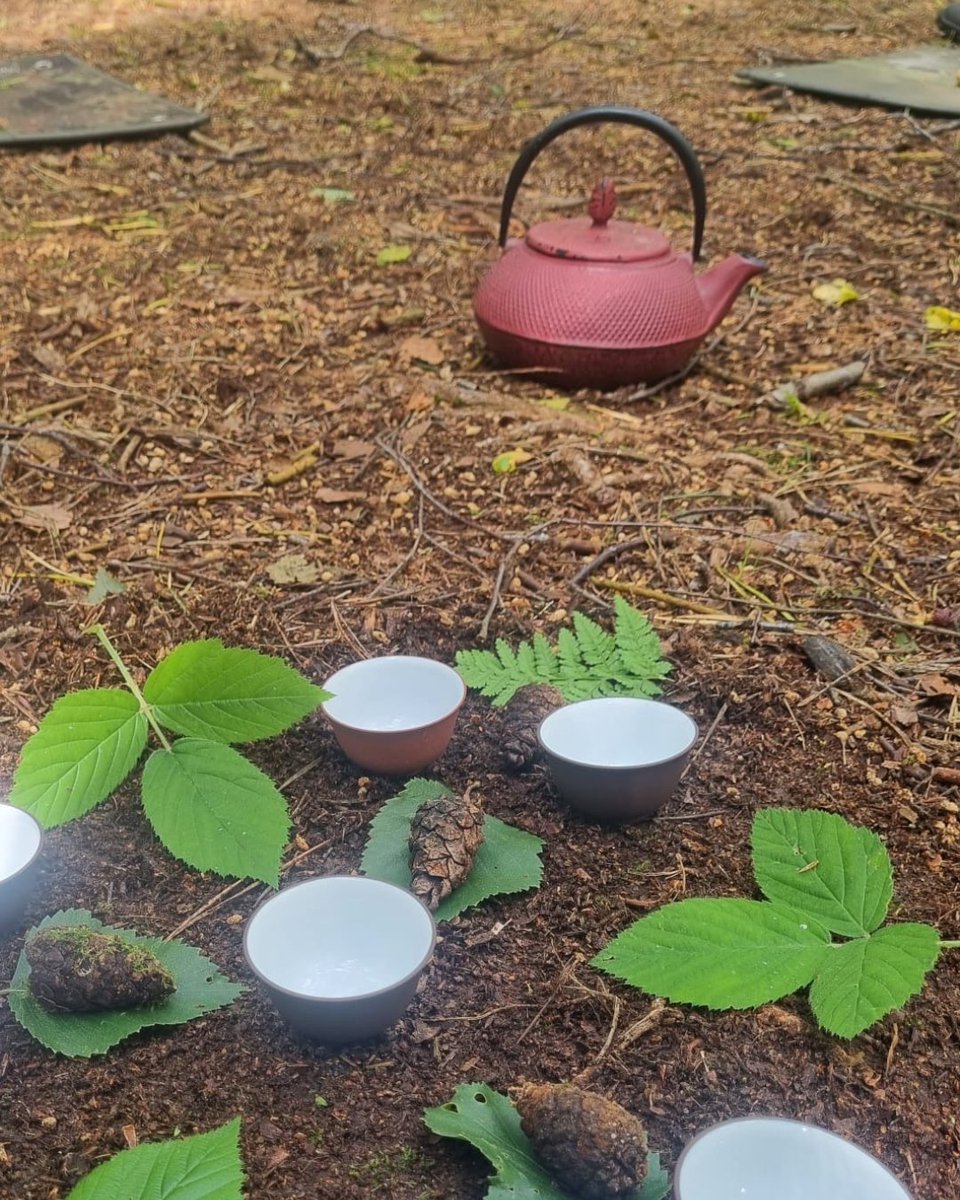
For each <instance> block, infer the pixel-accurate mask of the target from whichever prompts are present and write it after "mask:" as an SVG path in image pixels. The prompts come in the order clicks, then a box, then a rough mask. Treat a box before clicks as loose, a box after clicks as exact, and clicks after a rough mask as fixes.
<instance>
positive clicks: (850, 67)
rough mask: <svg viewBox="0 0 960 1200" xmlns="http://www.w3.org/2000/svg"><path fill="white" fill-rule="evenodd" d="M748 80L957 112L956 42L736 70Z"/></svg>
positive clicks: (923, 110)
mask: <svg viewBox="0 0 960 1200" xmlns="http://www.w3.org/2000/svg"><path fill="white" fill-rule="evenodd" d="M737 74H738V75H740V76H741V77H742V78H744V79H749V80H750V81H751V82H752V83H766V84H770V83H775V84H779V85H780V86H781V87H788V88H794V89H795V90H796V91H798V92H813V93H814V94H815V95H818V96H828V97H830V98H831V99H836V100H849V101H852V102H856V103H859V104H879V105H882V106H884V107H887V108H908V109H910V111H911V112H913V113H917V114H920V115H924V116H938V117H960V45H944V44H943V43H942V42H940V43H938V44H936V45H933V46H915V47H913V48H912V49H909V50H897V51H895V52H894V53H893V54H881V55H878V56H877V57H876V58H843V59H839V60H838V61H837V62H827V63H808V64H805V65H804V64H798V65H796V66H785V67H751V68H749V69H748V70H744V71H738V72H737Z"/></svg>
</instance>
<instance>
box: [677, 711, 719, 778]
mask: <svg viewBox="0 0 960 1200" xmlns="http://www.w3.org/2000/svg"><path fill="white" fill-rule="evenodd" d="M729 707H730V701H729V700H724V702H723V707H722V708H721V709H720V711H719V712H718V713H717V715H716V716H715V717H714V718H713V720H712V721H711V722H710V728H709V729H708V730H707V732H706V733H705V734H704V735H703V740H702V741H701V742H700V745H699V746H697V748H696V749H695V750H694V752H693V753H692V754H691V755H690V758H689V760H688V762H687V765H686V766H685V767H684V768H683V774H682V775H681V776H680V778H681V779H683V778H685V777H686V774H687V772H688V771H689V770H690V768H691V767H692V766H693V764H694V763H695V762H696V761H697V759H698V758H699V757H700V755H701V754H702V753H703V752H704V750H705V749H706V748H707V743H708V742H709V741H710V739H711V738H712V737H713V733H714V730H715V729H716V728H717V726H718V725H719V724H720V722H721V721H722V720H723V718H724V717H725V716H726V715H727V709H728V708H729Z"/></svg>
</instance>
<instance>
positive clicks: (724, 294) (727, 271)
mask: <svg viewBox="0 0 960 1200" xmlns="http://www.w3.org/2000/svg"><path fill="white" fill-rule="evenodd" d="M766 269H767V264H766V263H765V262H763V261H761V260H760V259H759V258H749V257H747V256H745V255H743V254H731V256H730V257H729V258H725V259H724V260H723V262H720V263H717V265H716V266H715V267H711V268H710V270H709V271H704V272H703V274H702V275H698V276H697V287H698V288H699V290H700V298H701V299H702V300H703V306H704V308H705V309H706V310H707V329H708V330H710V329H713V328H714V327H715V326H716V325H719V324H720V322H721V321H722V320H723V318H724V317H725V316H726V315H727V313H728V312H729V311H730V306H731V305H732V304H733V302H734V300H736V298H737V296H738V295H739V294H740V292H741V290H742V288H743V286H744V285H745V284H746V282H747V280H748V279H752V278H753V277H754V275H762V274H763V273H764V271H766Z"/></svg>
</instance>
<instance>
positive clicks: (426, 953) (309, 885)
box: [244, 875, 435, 1000]
mask: <svg viewBox="0 0 960 1200" xmlns="http://www.w3.org/2000/svg"><path fill="white" fill-rule="evenodd" d="M434 929H435V927H434V923H433V918H432V917H431V916H430V913H429V912H428V911H427V910H426V908H424V906H423V905H422V904H421V903H420V901H419V900H418V899H417V898H416V896H414V895H413V894H412V893H411V892H407V891H405V890H404V889H403V888H399V887H396V886H395V885H394V884H392V883H383V882H382V881H381V880H379V879H367V878H365V877H354V876H346V875H331V876H327V877H325V878H322V879H308V880H305V881H304V882H303V883H298V884H294V885H293V887H289V888H285V889H284V890H283V891H280V892H278V893H277V894H276V895H275V896H272V897H271V898H270V899H269V900H267V901H266V902H265V903H264V904H262V905H261V906H260V908H258V909H257V911H256V912H255V913H254V914H253V916H252V917H251V918H250V920H249V922H248V923H247V928H246V933H245V935H244V952H245V954H246V956H247V961H248V962H249V963H250V966H251V967H252V968H253V970H254V971H255V972H256V973H257V974H258V975H259V976H260V977H261V979H263V980H264V981H265V982H266V983H268V984H270V985H271V986H272V987H275V988H279V989H281V990H283V991H285V992H289V993H290V994H291V995H294V996H300V997H303V998H305V999H314V1000H348V999H359V998H361V997H366V996H372V995H375V994H376V993H378V992H382V991H385V990H387V989H388V988H393V987H396V986H397V984H399V983H403V982H404V981H405V980H408V979H410V977H411V976H413V975H416V974H418V973H419V972H420V971H421V970H422V969H423V967H424V966H425V965H426V962H427V959H428V958H429V957H430V954H431V951H432V950H433V941H434Z"/></svg>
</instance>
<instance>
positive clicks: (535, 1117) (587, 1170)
mask: <svg viewBox="0 0 960 1200" xmlns="http://www.w3.org/2000/svg"><path fill="white" fill-rule="evenodd" d="M517 1111H518V1112H519V1113H520V1124H521V1126H522V1128H523V1132H524V1133H525V1134H526V1135H527V1137H528V1138H529V1139H530V1141H531V1142H532V1143H533V1147H534V1150H536V1152H537V1156H538V1157H539V1158H540V1160H541V1162H542V1163H543V1165H544V1166H545V1167H546V1168H547V1169H548V1170H549V1171H550V1173H551V1175H553V1177H554V1178H555V1179H556V1182H557V1183H558V1184H559V1185H560V1186H561V1187H562V1188H565V1189H567V1190H568V1191H570V1192H572V1193H573V1194H574V1195H576V1196H579V1197H581V1198H582V1200H619V1198H620V1197H623V1196H626V1195H627V1194H628V1193H629V1192H632V1191H633V1190H634V1189H635V1188H637V1187H639V1186H640V1184H641V1183H642V1182H643V1179H644V1176H645V1175H646V1171H647V1135H646V1132H645V1131H644V1128H643V1126H642V1125H641V1124H640V1122H639V1121H638V1120H637V1118H636V1117H634V1116H633V1115H632V1114H631V1113H628V1112H627V1110H626V1109H625V1108H621V1106H620V1105H619V1104H617V1103H615V1102H614V1101H613V1100H607V1099H606V1098H605V1097H603V1096H598V1095H597V1094H596V1093H595V1092H584V1091H582V1090H581V1089H580V1088H578V1087H574V1086H573V1085H572V1084H553V1083H545V1084H532V1083H528V1084H525V1085H524V1087H523V1090H522V1091H521V1093H520V1097H519V1099H518V1100H517Z"/></svg>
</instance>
